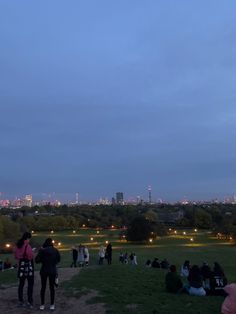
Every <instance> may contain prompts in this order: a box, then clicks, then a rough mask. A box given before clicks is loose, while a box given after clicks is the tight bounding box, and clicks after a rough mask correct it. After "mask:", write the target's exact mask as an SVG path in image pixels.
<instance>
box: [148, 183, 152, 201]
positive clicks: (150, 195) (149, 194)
mask: <svg viewBox="0 0 236 314" xmlns="http://www.w3.org/2000/svg"><path fill="white" fill-rule="evenodd" d="M148 202H149V203H150V204H151V202H152V188H151V185H149V186H148Z"/></svg>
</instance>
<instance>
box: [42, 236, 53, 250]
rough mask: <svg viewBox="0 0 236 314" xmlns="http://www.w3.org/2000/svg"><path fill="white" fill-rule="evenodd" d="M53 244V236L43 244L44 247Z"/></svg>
mask: <svg viewBox="0 0 236 314" xmlns="http://www.w3.org/2000/svg"><path fill="white" fill-rule="evenodd" d="M49 246H53V242H52V239H51V238H47V239H46V240H45V242H44V244H43V248H45V247H49Z"/></svg>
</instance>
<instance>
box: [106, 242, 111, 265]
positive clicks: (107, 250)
mask: <svg viewBox="0 0 236 314" xmlns="http://www.w3.org/2000/svg"><path fill="white" fill-rule="evenodd" d="M105 256H106V258H107V263H108V265H111V261H112V245H111V243H108V244H107V248H106V255H105Z"/></svg>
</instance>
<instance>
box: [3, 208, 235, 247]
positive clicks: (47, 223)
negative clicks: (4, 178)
mask: <svg viewBox="0 0 236 314" xmlns="http://www.w3.org/2000/svg"><path fill="white" fill-rule="evenodd" d="M0 213H1V215H0V242H2V241H3V239H4V240H5V239H12V237H13V238H14V237H16V236H18V235H19V233H20V232H22V231H25V230H29V231H30V230H35V231H48V230H52V229H53V230H55V231H61V230H72V229H75V230H78V229H79V228H81V227H82V226H86V227H88V228H110V227H111V226H112V225H114V226H115V227H117V228H121V227H128V226H129V225H130V223H131V222H132V221H133V220H134V219H135V218H137V217H139V216H141V217H144V218H145V219H146V220H147V221H149V222H150V224H151V225H152V228H154V227H155V228H154V229H155V233H156V234H158V230H159V234H160V235H161V234H164V231H163V230H164V226H166V227H168V226H174V227H176V228H201V229H210V230H213V231H214V232H221V233H222V234H224V235H226V236H232V237H235V235H236V205H234V204H201V205H192V204H189V205H181V204H175V205H170V204H161V205H156V204H146V205H116V206H114V205H113V206H108V205H97V206H89V205H79V206H67V205H63V206H59V207H54V206H50V205H46V206H41V207H39V206H35V207H32V208H28V207H22V208H19V209H9V208H8V209H1V210H0ZM12 231H13V232H12ZM11 234H13V235H11Z"/></svg>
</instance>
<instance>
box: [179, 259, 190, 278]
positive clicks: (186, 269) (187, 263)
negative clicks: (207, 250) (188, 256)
mask: <svg viewBox="0 0 236 314" xmlns="http://www.w3.org/2000/svg"><path fill="white" fill-rule="evenodd" d="M189 270H190V261H188V260H186V261H185V262H184V264H183V265H182V266H181V270H180V276H181V277H186V278H188V275H189Z"/></svg>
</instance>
